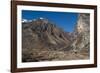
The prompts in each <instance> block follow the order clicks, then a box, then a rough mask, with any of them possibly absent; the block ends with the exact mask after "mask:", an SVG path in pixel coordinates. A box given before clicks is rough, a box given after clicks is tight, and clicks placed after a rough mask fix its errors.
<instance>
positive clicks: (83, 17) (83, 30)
mask: <svg viewBox="0 0 100 73" xmlns="http://www.w3.org/2000/svg"><path fill="white" fill-rule="evenodd" d="M74 33H76V34H77V36H76V37H75V39H74V41H73V42H72V45H70V48H71V49H73V50H74V51H77V52H79V51H82V52H83V51H85V52H88V54H89V49H90V15H89V14H82V13H81V14H79V17H78V21H77V25H76V28H75V31H74Z"/></svg>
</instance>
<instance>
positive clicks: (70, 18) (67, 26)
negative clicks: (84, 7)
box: [22, 10, 78, 32]
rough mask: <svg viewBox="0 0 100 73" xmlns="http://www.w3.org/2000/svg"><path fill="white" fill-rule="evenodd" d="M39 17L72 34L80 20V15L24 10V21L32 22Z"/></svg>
mask: <svg viewBox="0 0 100 73" xmlns="http://www.w3.org/2000/svg"><path fill="white" fill-rule="evenodd" d="M39 17H43V18H46V19H48V20H49V21H51V22H53V23H55V24H56V25H57V26H58V27H60V28H62V29H63V30H64V31H67V32H72V31H73V30H74V27H75V25H76V22H77V19H78V13H70V12H50V11H49V12H48V11H31V10H22V19H27V20H32V19H37V18H39Z"/></svg>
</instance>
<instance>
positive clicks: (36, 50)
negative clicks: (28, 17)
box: [22, 13, 90, 62]
mask: <svg viewBox="0 0 100 73" xmlns="http://www.w3.org/2000/svg"><path fill="white" fill-rule="evenodd" d="M66 29H67V27H66ZM89 49H90V15H89V14H84V13H83V14H82V13H81V14H79V17H78V21H77V24H76V27H75V30H74V31H73V32H72V33H70V32H65V31H63V30H62V29H61V28H59V27H58V26H56V25H55V24H54V23H52V22H49V21H48V20H47V19H44V18H39V19H36V20H32V21H31V22H23V23H22V61H23V62H30V61H32V62H34V61H43V60H75V59H88V58H89ZM83 51H84V52H85V53H86V55H85V56H84V55H83ZM74 52H81V53H78V54H74ZM45 55H46V56H45Z"/></svg>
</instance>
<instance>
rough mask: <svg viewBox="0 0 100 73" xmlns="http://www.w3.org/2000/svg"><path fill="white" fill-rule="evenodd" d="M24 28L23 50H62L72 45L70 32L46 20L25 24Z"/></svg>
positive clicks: (41, 19)
mask: <svg viewBox="0 0 100 73" xmlns="http://www.w3.org/2000/svg"><path fill="white" fill-rule="evenodd" d="M22 28H23V30H22V37H23V42H24V43H23V48H31V49H33V48H38V49H44V48H46V49H50V50H51V49H53V50H54V49H56V50H62V49H63V47H65V46H67V45H69V43H70V37H69V35H68V32H64V31H63V30H62V29H60V28H59V27H57V26H56V25H55V24H53V23H51V22H49V21H48V20H47V19H44V18H38V19H36V20H35V21H32V22H29V23H23V25H22ZM38 45H39V46H38ZM37 46H38V47H37ZM62 46H63V47H62ZM58 48H59V49H58Z"/></svg>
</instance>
